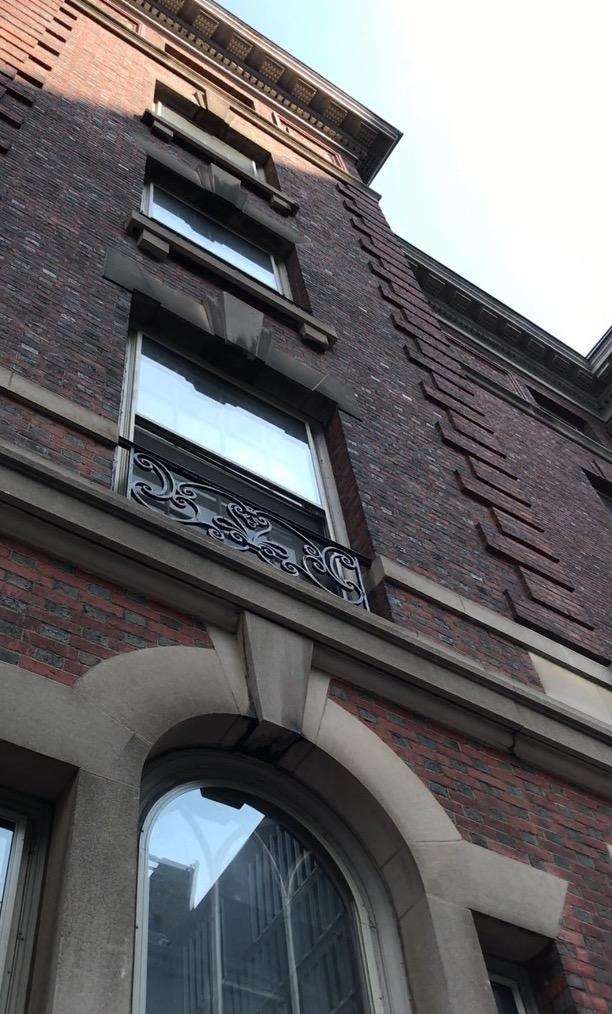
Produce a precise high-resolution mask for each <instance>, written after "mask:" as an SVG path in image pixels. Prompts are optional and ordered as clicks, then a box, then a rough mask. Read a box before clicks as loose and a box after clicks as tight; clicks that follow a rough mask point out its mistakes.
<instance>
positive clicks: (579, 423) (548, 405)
mask: <svg viewBox="0 0 612 1014" xmlns="http://www.w3.org/2000/svg"><path fill="white" fill-rule="evenodd" d="M528 390H529V393H530V394H531V396H532V398H533V400H534V401H535V403H536V405H539V406H540V408H543V409H545V410H546V411H547V412H549V413H550V415H553V416H555V418H556V419H560V420H561V422H565V423H568V425H569V426H573V428H574V429H575V430H579V431H580V433H586V434H587V435H590V434H589V426H588V423H587V422H586V420H585V419H583V418H582V417H581V416H579V415H577V413H576V412H572V410H571V409H570V408H566V407H565V405H560V404H559V403H558V402H556V401H553V399H552V398H548V397H547V396H546V395H545V394H542V392H541V391H537V390H535V389H534V388H533V387H530V388H528Z"/></svg>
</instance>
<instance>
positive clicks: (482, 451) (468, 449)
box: [436, 420, 516, 479]
mask: <svg viewBox="0 0 612 1014" xmlns="http://www.w3.org/2000/svg"><path fill="white" fill-rule="evenodd" d="M436 427H437V430H438V432H439V434H440V436H441V437H442V440H443V441H444V443H445V444H449V445H450V446H451V447H454V448H455V450H457V451H460V452H461V453H462V454H469V455H470V456H471V457H472V458H476V459H477V460H479V461H484V462H485V464H487V465H489V467H490V468H492V469H498V470H499V471H500V472H501V473H502V474H503V475H508V476H510V478H511V479H514V478H516V476H515V475H514V473H513V472H512V471H511V470H510V469H509V467H508V466H507V465H506V463H505V461H504V459H503V458H502V457H499V456H498V455H497V454H496V453H495V452H493V451H489V450H487V448H486V447H482V446H481V445H480V444H477V443H476V442H475V441H474V440H470V439H469V438H468V437H466V436H464V434H463V433H461V432H459V431H458V430H457V429H456V428H455V427H454V426H453V425H452V424H451V423H450V422H448V421H446V420H439V421H438V422H437V423H436Z"/></svg>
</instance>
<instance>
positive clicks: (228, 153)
mask: <svg viewBox="0 0 612 1014" xmlns="http://www.w3.org/2000/svg"><path fill="white" fill-rule="evenodd" d="M157 112H158V113H159V115H160V116H163V118H164V120H166V122H167V123H170V124H172V126H174V127H176V128H177V130H182V131H183V133H185V134H188V135H189V136H190V137H192V138H193V139H194V141H200V142H201V143H202V144H205V145H206V146H207V147H208V148H211V149H212V151H216V152H218V153H219V155H222V156H223V157H224V158H226V159H227V160H228V162H233V163H234V165H237V166H239V167H240V168H241V169H244V171H245V172H247V173H250V174H251V176H257V175H259V174H258V167H257V165H256V163H255V162H254V161H253V159H252V158H249V157H248V155H244V154H243V152H241V151H238V150H237V149H236V148H233V147H232V146H231V144H227V142H226V141H222V140H221V138H220V137H215V135H214V134H209V132H208V131H207V130H203V129H202V127H197V126H196V125H195V123H192V122H191V120H188V119H187V118H186V117H185V116H181V115H180V113H175V112H174V110H173V109H170V108H169V107H168V106H165V105H163V103H162V102H158V103H157Z"/></svg>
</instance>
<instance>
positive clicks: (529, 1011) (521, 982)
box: [487, 957, 537, 1014]
mask: <svg viewBox="0 0 612 1014" xmlns="http://www.w3.org/2000/svg"><path fill="white" fill-rule="evenodd" d="M487 965H488V967H489V982H490V984H491V990H492V992H493V997H494V999H495V1004H496V1007H497V1014H537V1006H536V1002H535V998H534V995H533V991H532V988H531V983H530V980H529V975H528V972H527V970H526V968H525V967H524V966H523V965H517V964H514V963H513V962H510V961H504V960H502V959H500V958H494V957H490V958H488V959H487Z"/></svg>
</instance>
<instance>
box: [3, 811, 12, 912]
mask: <svg viewBox="0 0 612 1014" xmlns="http://www.w3.org/2000/svg"><path fill="white" fill-rule="evenodd" d="M14 834H15V825H14V824H12V823H11V822H10V821H8V820H4V819H3V818H2V817H0V913H1V912H2V903H3V901H4V892H5V889H6V881H7V876H8V867H9V859H10V857H11V846H12V844H13V837H14Z"/></svg>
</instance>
